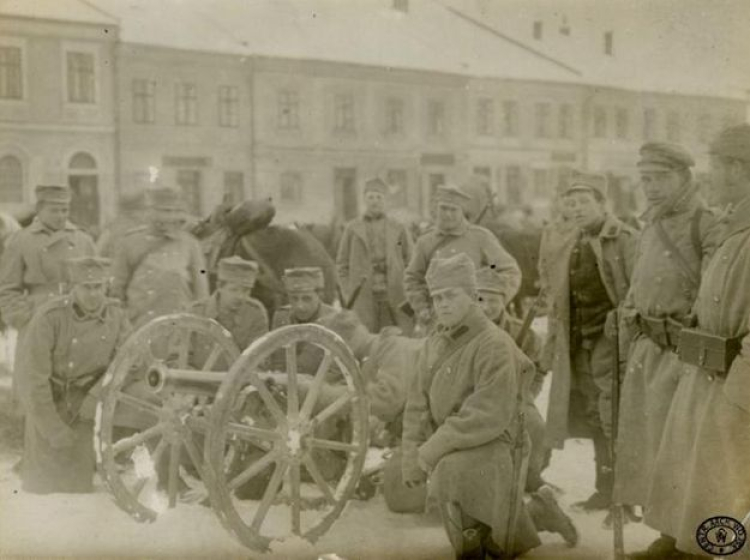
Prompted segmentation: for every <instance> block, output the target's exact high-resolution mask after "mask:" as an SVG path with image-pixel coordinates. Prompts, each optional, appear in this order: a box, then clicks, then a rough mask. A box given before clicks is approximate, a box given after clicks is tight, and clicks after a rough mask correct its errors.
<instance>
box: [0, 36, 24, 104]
mask: <svg viewBox="0 0 750 560" xmlns="http://www.w3.org/2000/svg"><path fill="white" fill-rule="evenodd" d="M22 98H23V75H22V73H21V49H20V48H19V47H0V99H22Z"/></svg>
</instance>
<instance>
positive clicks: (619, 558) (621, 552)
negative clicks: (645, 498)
mask: <svg viewBox="0 0 750 560" xmlns="http://www.w3.org/2000/svg"><path fill="white" fill-rule="evenodd" d="M613 313H614V337H615V344H614V349H613V351H612V368H613V371H612V437H611V438H610V442H609V445H610V456H611V457H612V478H613V479H614V480H617V478H616V477H617V472H616V470H615V464H616V463H617V431H618V428H619V416H620V314H619V313H618V310H617V309H615V310H614V312H613ZM623 524H624V520H623V508H622V504H617V503H615V501H614V497H613V500H612V528H613V529H614V531H613V539H614V543H613V544H614V548H615V560H625V535H624V531H623Z"/></svg>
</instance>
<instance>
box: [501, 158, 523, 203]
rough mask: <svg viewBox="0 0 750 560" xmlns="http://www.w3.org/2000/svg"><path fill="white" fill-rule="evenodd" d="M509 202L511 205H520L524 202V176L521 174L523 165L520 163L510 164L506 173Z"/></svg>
mask: <svg viewBox="0 0 750 560" xmlns="http://www.w3.org/2000/svg"><path fill="white" fill-rule="evenodd" d="M505 184H506V187H507V191H506V192H507V202H508V204H510V205H519V204H522V203H523V177H522V176H521V167H520V166H518V165H509V166H508V169H507V173H506V181H505Z"/></svg>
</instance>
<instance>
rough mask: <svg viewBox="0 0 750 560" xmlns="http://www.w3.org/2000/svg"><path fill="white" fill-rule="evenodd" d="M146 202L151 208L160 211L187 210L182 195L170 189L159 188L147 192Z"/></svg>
mask: <svg viewBox="0 0 750 560" xmlns="http://www.w3.org/2000/svg"><path fill="white" fill-rule="evenodd" d="M146 202H147V203H148V206H149V208H155V209H158V210H185V209H186V208H185V199H184V197H183V196H182V193H181V192H180V191H178V190H176V189H171V188H169V187H157V188H153V189H147V190H146Z"/></svg>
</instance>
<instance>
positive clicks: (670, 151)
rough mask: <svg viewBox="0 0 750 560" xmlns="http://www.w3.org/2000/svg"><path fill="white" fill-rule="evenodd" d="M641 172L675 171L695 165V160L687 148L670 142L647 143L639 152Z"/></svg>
mask: <svg viewBox="0 0 750 560" xmlns="http://www.w3.org/2000/svg"><path fill="white" fill-rule="evenodd" d="M639 153H640V154H641V159H640V160H638V168H639V169H640V170H641V171H673V170H675V169H685V168H688V167H692V166H693V165H695V160H693V157H692V156H691V155H690V154H689V153H688V152H687V150H686V149H685V148H683V147H682V146H679V145H678V144H670V143H669V142H646V143H645V144H644V145H643V146H641V149H640V150H639Z"/></svg>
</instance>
